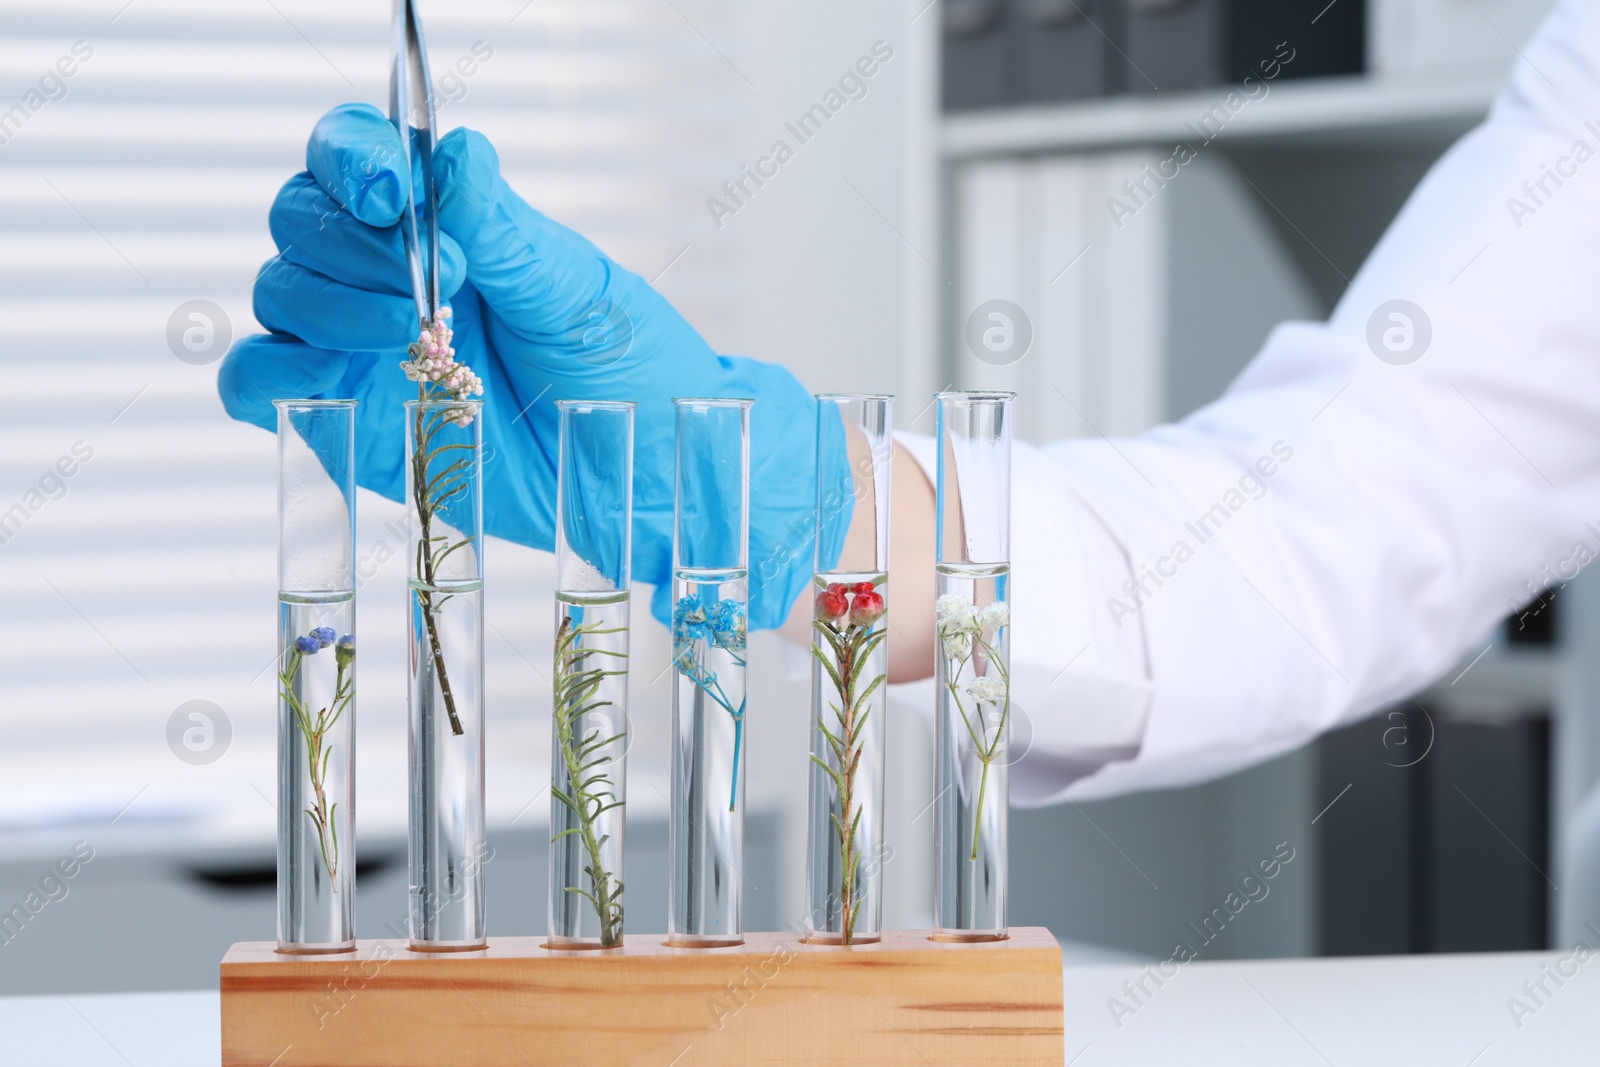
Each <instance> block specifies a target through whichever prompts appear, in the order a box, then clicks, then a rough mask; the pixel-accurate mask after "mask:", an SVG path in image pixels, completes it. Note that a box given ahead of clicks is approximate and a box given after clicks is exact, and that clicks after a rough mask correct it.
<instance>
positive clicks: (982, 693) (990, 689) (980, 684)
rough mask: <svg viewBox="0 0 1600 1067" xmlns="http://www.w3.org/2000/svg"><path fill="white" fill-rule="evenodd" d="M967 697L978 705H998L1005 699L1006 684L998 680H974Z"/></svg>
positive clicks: (969, 686) (968, 687)
mask: <svg viewBox="0 0 1600 1067" xmlns="http://www.w3.org/2000/svg"><path fill="white" fill-rule="evenodd" d="M967 695H968V696H970V697H971V698H972V699H973V700H975V701H977V702H978V703H979V704H999V703H1000V702H1001V701H1003V700H1005V699H1006V683H1005V682H1002V681H1001V680H1000V679H998V678H974V679H973V680H972V682H971V684H969V685H968V686H967Z"/></svg>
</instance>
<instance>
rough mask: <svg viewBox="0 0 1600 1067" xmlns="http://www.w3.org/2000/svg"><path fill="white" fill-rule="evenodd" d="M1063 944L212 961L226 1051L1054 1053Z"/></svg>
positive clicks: (958, 1060) (578, 1059)
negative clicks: (218, 975)
mask: <svg viewBox="0 0 1600 1067" xmlns="http://www.w3.org/2000/svg"><path fill="white" fill-rule="evenodd" d="M1061 988H1062V987H1061V950H1060V947H1059V945H1058V944H1057V943H1056V940H1055V938H1054V937H1052V936H1051V934H1050V932H1049V931H1048V930H1044V929H1041V928H1038V927H1024V928H1021V929H1014V930H1012V931H1011V936H1010V937H1009V938H1007V939H1006V940H1004V941H998V942H989V943H980V944H951V943H947V942H936V941H930V940H929V939H928V935H927V933H926V932H925V931H923V932H911V931H894V932H888V933H885V934H884V936H883V940H882V941H879V942H877V943H875V944H870V945H856V946H852V947H850V948H847V949H846V948H840V947H838V946H828V945H812V944H806V943H804V942H803V941H801V939H800V938H799V937H797V936H796V935H793V934H787V933H782V934H777V933H764V934H749V935H747V939H746V941H745V943H744V944H742V945H737V946H732V947H727V948H714V949H686V948H669V947H667V946H666V945H664V944H663V943H662V939H661V937H660V936H658V935H643V934H640V935H629V936H627V937H626V938H625V944H624V946H623V947H622V948H620V949H610V950H605V951H576V952H574V951H559V952H558V951H551V950H550V949H546V948H544V947H543V939H542V938H537V937H505V938H491V939H490V941H489V947H488V948H487V949H484V950H483V951H479V952H466V953H423V952H411V951H409V950H407V948H406V945H405V942H404V941H362V942H360V943H359V945H358V947H357V948H356V950H355V951H354V952H344V953H338V954H333V955H324V956H289V955H283V954H280V953H278V952H276V951H274V946H273V944H272V943H270V942H242V943H240V944H237V945H234V946H233V948H232V949H230V950H229V951H228V954H227V955H226V956H225V957H224V958H223V961H222V1063H223V1067H269V1065H272V1067H355V1065H358V1064H359V1065H363V1067H367V1065H374V1064H384V1065H389V1067H502V1065H504V1067H529V1065H537V1067H544V1065H547V1064H548V1065H551V1067H574V1065H578V1064H582V1065H584V1067H591V1065H592V1067H600V1065H609V1064H618V1065H622V1064H629V1065H652V1067H668V1065H669V1064H670V1065H673V1067H700V1065H717V1067H721V1065H727V1067H735V1065H737V1067H755V1065H761V1064H789V1065H793V1064H849V1065H850V1067H877V1065H889V1064H894V1065H906V1067H911V1065H917V1067H929V1065H932V1067H947V1065H948V1067H958V1065H959V1067H985V1065H995V1067H1001V1065H1003V1067H1061V1063H1062V1062H1063V1059H1064V1055H1063V1052H1064V1045H1063V1035H1062V1003H1061Z"/></svg>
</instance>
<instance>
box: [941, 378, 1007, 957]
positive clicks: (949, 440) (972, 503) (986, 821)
mask: <svg viewBox="0 0 1600 1067" xmlns="http://www.w3.org/2000/svg"><path fill="white" fill-rule="evenodd" d="M1015 398H1016V394H1015V393H978V392H946V393H940V394H939V395H938V397H937V398H936V408H937V411H938V448H939V459H938V477H937V486H936V502H935V511H936V516H935V525H936V534H935V546H934V573H935V579H936V583H937V593H938V600H937V601H936V605H935V609H934V611H935V616H934V618H935V627H936V630H937V634H938V647H937V657H938V679H937V682H938V684H937V686H936V688H935V694H936V698H935V699H936V703H935V708H934V885H933V924H934V931H933V937H934V939H935V940H943V941H996V940H1000V939H1002V938H1004V937H1005V936H1006V874H1007V846H1006V827H1007V816H1008V809H1009V806H1010V790H1009V776H1008V773H1007V765H1008V764H1009V762H1010V755H1009V752H1008V746H1009V743H1010V735H1011V714H1012V707H1011V662H1010V647H1011V602H1010V594H1011V589H1010V582H1011V403H1012V401H1013V400H1014V399H1015Z"/></svg>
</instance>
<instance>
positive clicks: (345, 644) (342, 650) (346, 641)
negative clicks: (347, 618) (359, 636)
mask: <svg viewBox="0 0 1600 1067" xmlns="http://www.w3.org/2000/svg"><path fill="white" fill-rule="evenodd" d="M333 655H334V658H335V659H337V660H338V661H339V666H340V667H345V666H347V665H348V664H349V662H350V661H351V660H353V659H355V658H356V635H355V634H345V635H344V636H343V637H341V638H339V640H338V641H337V642H336V643H335V644H334V646H333Z"/></svg>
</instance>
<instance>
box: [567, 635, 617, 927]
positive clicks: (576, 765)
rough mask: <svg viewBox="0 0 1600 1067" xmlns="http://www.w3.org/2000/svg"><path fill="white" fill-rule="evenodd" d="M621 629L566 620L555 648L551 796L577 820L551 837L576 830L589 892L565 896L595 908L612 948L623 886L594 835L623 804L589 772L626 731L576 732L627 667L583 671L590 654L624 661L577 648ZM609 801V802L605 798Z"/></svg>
mask: <svg viewBox="0 0 1600 1067" xmlns="http://www.w3.org/2000/svg"><path fill="white" fill-rule="evenodd" d="M620 632H622V631H621V629H620V628H611V629H601V628H599V627H598V626H592V625H579V626H574V625H573V624H572V619H571V618H570V617H566V618H563V619H562V620H561V627H560V629H559V630H558V631H557V633H556V650H555V726H556V743H557V745H558V747H559V748H560V751H561V761H562V765H563V767H564V769H565V771H566V779H567V780H566V788H565V789H556V790H555V791H554V795H555V797H556V799H557V800H559V801H561V802H562V803H563V804H565V805H566V806H567V808H568V809H569V810H570V811H571V812H572V813H573V815H574V816H575V817H576V818H577V820H578V825H577V826H576V827H573V828H570V829H567V830H563V831H562V832H561V833H559V834H557V835H556V836H555V837H554V838H552V839H551V843H552V844H554V843H555V842H557V841H560V840H561V839H562V838H563V837H565V836H566V835H568V834H570V833H574V832H576V833H577V834H578V837H579V840H580V841H582V843H583V849H584V851H585V852H586V853H587V854H588V857H589V865H588V866H587V867H585V868H584V871H585V873H587V874H588V876H589V886H590V888H589V891H587V892H586V891H585V890H583V889H581V888H579V887H576V886H566V887H564V888H565V889H566V890H567V892H569V893H578V894H580V895H582V896H584V897H586V898H587V899H588V900H589V902H590V903H591V904H592V905H594V909H595V914H596V916H597V917H598V918H599V920H600V944H601V945H602V946H604V947H606V948H613V947H615V946H617V945H619V944H621V943H622V904H621V896H622V883H621V882H620V881H617V880H616V879H615V878H614V877H613V876H612V873H611V872H610V871H609V870H607V869H606V865H605V857H604V855H603V853H602V851H601V849H602V848H603V847H604V845H605V843H606V841H607V840H608V838H609V835H604V836H602V835H601V834H600V833H599V831H598V823H599V819H600V816H601V815H602V814H603V813H605V812H607V811H611V810H613V809H615V808H619V807H621V806H622V801H620V800H618V799H617V794H616V791H615V789H614V788H607V789H600V790H594V789H592V788H591V787H592V786H594V785H595V784H597V783H598V784H603V785H607V786H610V785H611V784H612V783H611V782H610V780H609V779H608V778H607V777H606V774H605V772H601V773H598V774H593V775H591V774H589V772H590V771H591V770H593V769H594V768H595V767H597V766H599V765H601V764H603V763H605V762H608V761H609V760H610V759H611V758H612V757H611V756H609V755H598V756H597V754H598V753H600V752H601V750H602V749H604V748H606V747H607V746H610V745H614V744H616V743H617V742H618V741H621V740H623V738H624V737H625V735H626V731H619V732H618V733H615V734H613V735H611V736H610V737H606V738H600V737H599V735H598V731H597V732H596V733H594V734H590V735H588V736H587V737H583V738H581V739H580V737H579V734H578V728H579V726H580V725H581V720H582V718H583V717H584V716H585V715H588V714H589V713H590V712H593V711H595V710H597V709H599V708H603V707H610V706H612V702H611V701H609V700H595V699H594V697H595V695H596V694H597V693H598V692H599V690H600V686H601V685H602V684H603V682H604V680H605V679H606V678H611V677H617V676H620V675H623V674H626V673H627V671H626V669H621V670H609V671H608V670H603V669H593V670H584V669H583V666H584V661H585V660H587V659H588V657H590V656H595V655H607V656H613V657H616V658H618V659H626V658H627V654H626V653H624V652H615V651H612V650H609V649H589V648H584V647H582V645H581V641H582V639H583V638H585V637H592V636H600V635H605V634H615V633H620ZM608 797H609V798H610V799H609V801H608V800H607V798H608Z"/></svg>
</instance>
